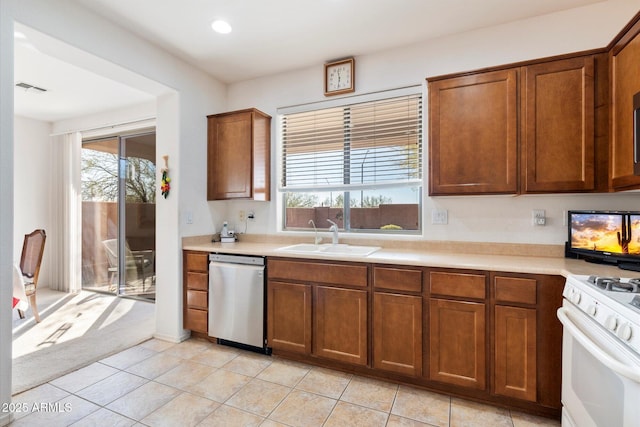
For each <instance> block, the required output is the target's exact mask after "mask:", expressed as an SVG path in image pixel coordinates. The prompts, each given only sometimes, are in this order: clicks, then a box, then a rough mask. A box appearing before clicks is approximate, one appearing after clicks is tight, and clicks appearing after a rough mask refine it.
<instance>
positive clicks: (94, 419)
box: [71, 408, 136, 427]
mask: <svg viewBox="0 0 640 427" xmlns="http://www.w3.org/2000/svg"><path fill="white" fill-rule="evenodd" d="M135 423H136V421H135V420H132V419H131V418H127V417H125V416H124V415H120V414H116V413H115V412H112V411H110V410H108V409H105V408H100V409H98V410H97V411H95V412H92V413H91V414H89V415H87V416H86V417H84V418H82V419H81V420H80V421H77V422H75V423H73V424H71V426H72V427H100V426H109V427H129V426H132V425H134V424H135Z"/></svg>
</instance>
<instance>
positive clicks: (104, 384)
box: [76, 371, 149, 406]
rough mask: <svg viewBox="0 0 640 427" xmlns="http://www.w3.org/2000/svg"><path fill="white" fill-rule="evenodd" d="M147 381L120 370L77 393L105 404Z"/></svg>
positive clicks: (102, 404) (99, 403)
mask: <svg viewBox="0 0 640 427" xmlns="http://www.w3.org/2000/svg"><path fill="white" fill-rule="evenodd" d="M147 382H149V380H147V379H145V378H142V377H139V376H137V375H133V374H130V373H128V372H123V371H119V372H118V373H117V374H114V375H111V376H110V377H108V378H105V379H104V380H102V381H99V382H97V383H95V384H93V385H90V386H89V387H86V388H84V389H82V390H80V391H79V392H77V393H76V394H77V395H78V396H80V397H82V398H83V399H86V400H88V401H90V402H93V403H95V404H97V405H100V406H104V405H107V404H109V403H111V402H113V401H114V400H116V399H118V398H120V397H122V396H124V395H125V394H127V393H130V392H132V391H133V390H135V389H137V388H138V387H141V386H142V385H144V384H146V383H147Z"/></svg>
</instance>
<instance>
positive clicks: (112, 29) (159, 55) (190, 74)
mask: <svg viewBox="0 0 640 427" xmlns="http://www.w3.org/2000/svg"><path fill="white" fill-rule="evenodd" d="M0 20H1V21H0V24H1V25H0V54H1V55H2V61H0V93H1V95H2V96H1V97H0V99H1V100H0V123H1V125H2V126H0V128H1V129H0V137H1V143H0V153H1V154H2V155H1V156H0V166H1V167H0V198H1V199H2V200H3V202H2V204H1V207H0V210H1V215H0V255H1V256H0V263H1V265H0V267H1V268H0V274H1V278H2V281H1V282H0V283H2V286H1V287H0V304H1V305H0V343H1V345H0V404H1V403H7V402H10V401H11V392H10V391H11V345H10V343H11V329H10V325H11V321H10V320H11V308H10V305H9V301H10V298H9V296H10V294H11V291H10V288H8V287H7V286H5V284H7V283H11V279H10V277H11V276H10V275H11V263H10V260H12V258H13V246H14V243H13V233H14V231H13V225H14V221H13V210H14V206H13V205H14V203H13V191H14V189H13V161H12V160H13V137H14V132H13V84H14V81H13V64H12V60H11V58H13V23H14V22H20V23H21V24H24V25H26V26H29V27H31V28H33V29H35V30H38V31H40V32H41V33H44V34H46V35H49V36H51V37H52V38H55V39H56V40H58V41H59V42H60V43H59V44H60V49H56V51H55V52H50V53H49V54H54V55H55V56H57V57H58V58H59V59H62V60H65V61H67V62H71V63H73V64H74V65H78V66H81V67H84V68H86V69H88V70H90V71H93V72H95V73H97V74H100V75H103V76H105V77H108V78H112V79H114V80H117V81H119V82H121V83H124V84H128V85H130V86H132V87H135V88H138V89H140V90H144V91H146V92H147V93H150V94H152V95H154V96H156V99H157V103H156V111H157V139H156V147H157V158H156V162H157V163H158V164H161V162H162V156H163V155H169V156H170V160H169V162H170V165H169V166H170V169H171V171H170V173H171V177H172V180H173V181H172V183H173V185H174V187H173V189H172V191H171V194H170V196H169V198H167V199H166V200H165V199H161V203H158V206H157V215H156V222H157V233H156V234H157V240H156V243H157V260H158V262H157V266H158V268H157V282H156V285H157V299H156V335H157V336H160V337H163V338H166V339H170V340H179V339H181V338H183V337H184V330H183V329H182V291H181V289H182V287H181V286H182V257H181V250H180V247H181V237H182V236H183V235H185V234H186V233H190V234H204V233H208V232H210V231H211V229H212V226H211V220H210V218H211V216H212V215H213V213H212V212H211V210H210V209H209V206H208V205H207V203H206V132H207V129H206V120H205V117H206V115H207V114H212V113H218V112H222V111H224V110H225V109H226V87H225V86H224V85H222V84H221V83H219V82H217V81H216V80H214V79H212V78H211V77H209V76H207V75H205V74H204V73H202V72H201V71H198V70H196V69H194V68H193V67H191V66H189V65H187V64H186V63H184V62H182V61H181V60H178V59H176V58H174V57H172V56H170V55H169V54H168V53H166V52H165V51H164V50H162V49H159V48H157V47H155V46H153V45H151V44H150V43H149V42H147V41H145V40H143V39H141V38H139V37H137V36H134V35H133V34H132V33H129V32H128V31H127V30H125V29H123V28H122V27H118V26H117V25H115V24H112V23H109V22H108V21H106V20H104V19H103V18H101V17H99V16H97V15H95V14H93V13H92V12H90V11H87V10H86V9H83V8H82V7H81V6H78V4H76V3H75V2H71V1H68V0H59V1H55V2H51V1H46V0H2V1H1V2H0ZM116 64H119V65H116ZM159 177H160V172H159V171H158V178H159ZM183 183H184V184H183ZM158 198H159V199H160V195H159V194H158ZM182 207H186V208H188V209H190V210H192V212H193V214H194V218H198V222H196V223H194V224H193V225H192V226H190V227H186V226H183V224H181V223H180V221H179V218H180V212H181V208H182ZM6 421H7V416H6V414H5V413H0V425H3V424H4V423H5V422H6Z"/></svg>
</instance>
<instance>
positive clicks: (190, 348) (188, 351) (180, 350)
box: [164, 338, 211, 359]
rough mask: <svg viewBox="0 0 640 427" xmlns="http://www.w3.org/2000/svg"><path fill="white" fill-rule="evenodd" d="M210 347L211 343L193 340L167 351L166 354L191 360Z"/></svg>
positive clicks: (183, 342)
mask: <svg viewBox="0 0 640 427" xmlns="http://www.w3.org/2000/svg"><path fill="white" fill-rule="evenodd" d="M210 346H211V343H210V342H208V341H205V340H200V339H193V338H192V339H188V340H186V341H182V342H181V343H178V344H176V345H174V346H172V347H170V348H168V349H166V350H165V351H164V353H165V354H170V355H171V356H176V357H179V358H181V359H191V358H192V357H195V356H197V355H198V354H200V353H201V352H203V351H205V350H206V349H208V348H209V347H210Z"/></svg>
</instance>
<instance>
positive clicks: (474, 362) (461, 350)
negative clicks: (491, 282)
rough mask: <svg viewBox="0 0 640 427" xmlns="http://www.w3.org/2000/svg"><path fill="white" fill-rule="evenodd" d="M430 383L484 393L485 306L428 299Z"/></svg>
mask: <svg viewBox="0 0 640 427" xmlns="http://www.w3.org/2000/svg"><path fill="white" fill-rule="evenodd" d="M429 309H430V313H429V320H430V322H429V323H430V337H429V348H430V350H429V362H430V363H429V366H430V368H429V370H430V379H431V380H433V381H441V382H445V383H450V384H456V385H460V386H465V387H470V388H475V389H480V390H484V389H485V385H486V345H485V343H486V331H485V317H486V315H485V304H482V303H475V302H464V301H451V300H443V299H437V298H434V299H431V301H430V303H429Z"/></svg>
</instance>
